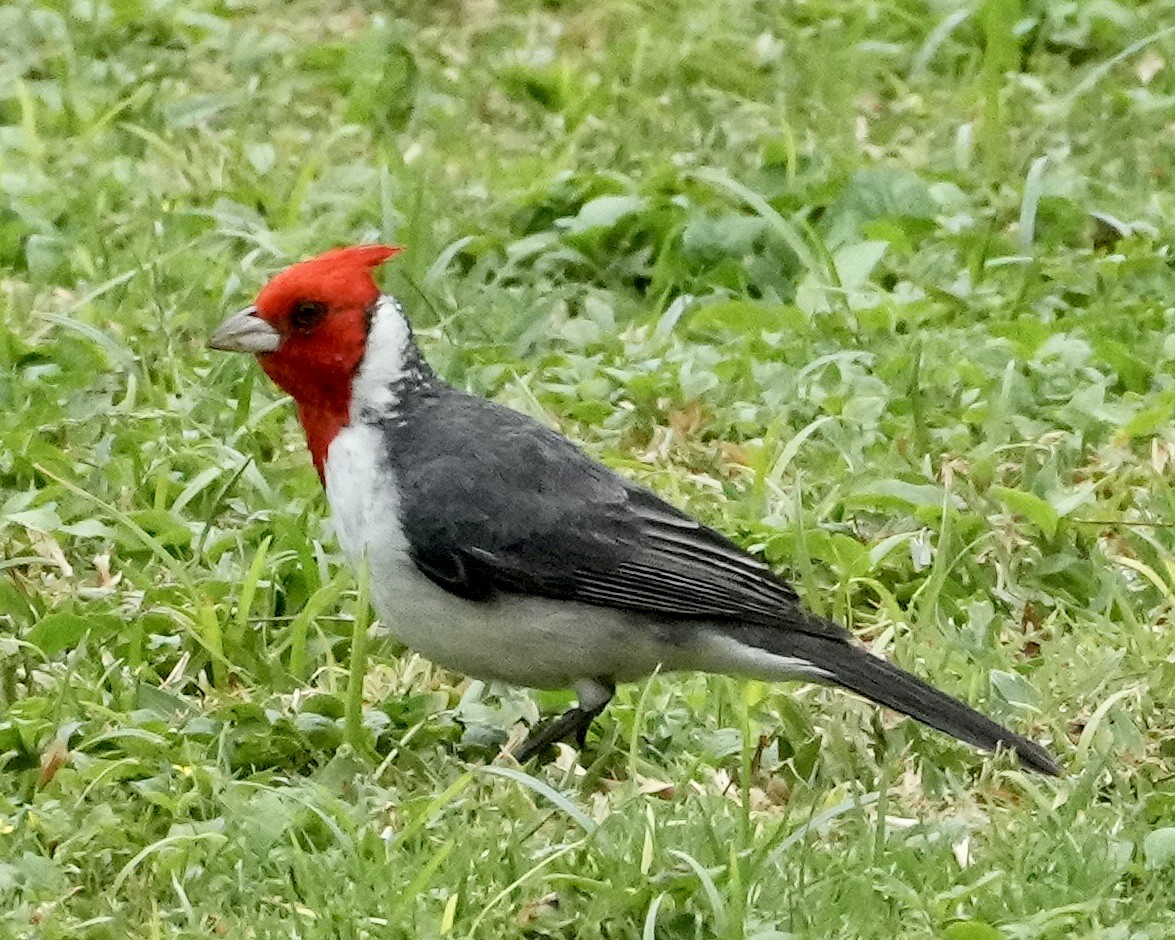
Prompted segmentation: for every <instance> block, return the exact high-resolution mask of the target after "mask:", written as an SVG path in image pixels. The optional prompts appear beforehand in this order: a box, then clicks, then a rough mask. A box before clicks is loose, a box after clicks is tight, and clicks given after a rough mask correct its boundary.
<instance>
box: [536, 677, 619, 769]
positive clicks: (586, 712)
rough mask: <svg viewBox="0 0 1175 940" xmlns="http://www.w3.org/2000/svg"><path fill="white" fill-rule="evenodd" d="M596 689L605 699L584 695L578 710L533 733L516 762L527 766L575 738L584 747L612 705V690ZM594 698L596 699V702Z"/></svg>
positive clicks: (602, 687) (566, 712)
mask: <svg viewBox="0 0 1175 940" xmlns="http://www.w3.org/2000/svg"><path fill="white" fill-rule="evenodd" d="M595 688H596V689H599V690H600V691H601V692H606V695H605V696H604V697H600V696H599V695H594V696H586V695H583V694H581V695H580V704H579V705H577V706H576V707H575V708H571V709H568V710H567V711H565V712H564V713H563V714H562V715H560V716H559V717H558V718H556V719H555V720H554V721H551V722H549V723H548V724H546V725H543V726H542V727H541V728H538V729H536V730H534V731H532V732H531V733H530V734H528V735H527V736H526V739H525V740H524V741H523V742H522V743H521V744H520V745H518V749H517V750H516V751H515V752H514V759H515V760H516V761H518V763H520V764H525V763H526V762H527V761H529V760H530V759H531V758H533V757H537V756H538V755H539V754H542V752H543V751H545V750H546V749H547V748H549V747H550V746H551V745H552V744H555V743H557V742H559V741H566V740H567V739H568V738H572V737H573V738H575V743H576V744H578V745H579V746H580V747H581V748H582V747H583V745H584V742H585V741H586V740H587V732H588V728H589V727H591V723H592V722H593V721H594V720H595V718H596V716H597V715H599V714H600V712H602V711H603V710H604V709H605V708H606V707H607V705H608V702H609V701H610V700H611V698H612V689H611V688H607V689H605V688H604V686H600V685H596V686H595ZM592 699H595V701H593V700H592ZM585 702H587V703H588V707H586V708H585V707H584V703H585Z"/></svg>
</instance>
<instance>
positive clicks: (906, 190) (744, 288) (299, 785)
mask: <svg viewBox="0 0 1175 940" xmlns="http://www.w3.org/2000/svg"><path fill="white" fill-rule="evenodd" d="M1172 24H1175V4H1173V3H1172V2H1171V0H1151V2H1136V3H1135V2H1125V0H1122V2H1113V0H1098V2H1061V3H1053V2H1048V3H1046V2H1044V0H987V2H980V3H972V4H959V3H956V2H954V0H935V2H918V0H898V2H892V3H889V2H880V0H808V2H802V0H796V2H768V0H758V2H751V0H693V2H668V3H653V2H647V0H598V2H589V0H561V2H560V0H547V2H537V0H530V2H528V0H518V2H506V0H467V2H459V0H448V2H434V0H416V2H404V3H399V4H394V5H385V4H380V3H376V2H373V0H367V2H351V3H342V2H312V0H295V2H278V0H221V2H216V0H196V2H179V0H9V2H6V3H5V4H4V5H3V6H0V189H2V191H3V197H2V199H0V307H2V309H3V318H2V320H0V558H2V559H3V560H2V561H0V569H2V570H0V768H2V769H0V935H2V936H5V937H8V936H11V937H30V938H31V937H38V938H58V937H62V938H63V937H82V938H105V937H110V938H124V937H131V938H147V937H150V938H157V937H159V938H162V937H168V938H170V937H207V936H228V937H302V938H317V937H322V938H333V937H344V938H350V937H405V938H421V937H438V936H443V937H448V936H454V937H460V936H465V937H556V938H605V937H606V938H627V937H644V938H678V937H681V938H687V937H688V938H701V937H722V938H746V940H750V938H758V940H770V938H774V940H782V938H785V937H792V936H794V937H803V938H808V937H843V938H894V937H903V938H923V937H945V938H949V940H997V938H1007V940H1013V938H1015V940H1020V938H1038V937H1039V938H1061V937H1074V936H1079V937H1098V938H1104V940H1142V938H1150V940H1160V938H1167V937H1171V936H1175V913H1173V911H1175V867H1173V866H1175V828H1173V827H1175V717H1173V716H1175V700H1173V690H1175V653H1173V649H1175V641H1173V639H1172V637H1173V632H1172V626H1171V622H1170V618H1171V613H1172V608H1173V606H1175V551H1173V546H1175V539H1173V535H1172V526H1173V525H1175V426H1173V424H1172V415H1173V411H1175V338H1173V337H1172V327H1173V325H1175V309H1173V308H1172V306H1171V303H1172V287H1173V284H1175V277H1173V271H1172V264H1173V261H1172V244H1173V242H1172V239H1173V236H1175V228H1173V226H1172V221H1171V220H1172V219H1173V218H1175V196H1173V195H1172V179H1173V173H1175V123H1172V122H1173V120H1175V25H1172ZM368 239H383V240H388V241H394V242H397V243H400V244H403V245H405V246H407V250H406V251H405V253H404V254H403V255H402V256H401V257H400V258H398V259H396V260H395V261H394V262H392V263H391V264H389V265H388V267H387V270H386V272H385V274H384V276H383V277H384V284H385V286H386V288H387V289H388V290H390V291H393V292H394V293H396V294H397V295H398V296H399V297H400V298H401V299H402V300H403V302H404V303H405V305H406V307H407V309H408V310H409V312H410V313H411V316H412V318H413V320H414V322H415V324H416V326H417V329H418V332H419V335H420V339H421V343H422V345H423V347H424V348H425V351H426V353H427V355H428V356H429V358H430V360H431V361H432V362H433V364H434V365H435V366H436V368H437V369H438V370H439V371H440V372H442V373H443V374H444V375H446V376H447V377H448V378H449V379H450V380H452V381H453V382H455V383H458V384H460V385H462V386H465V387H468V388H470V389H472V390H474V391H476V392H479V393H481V394H485V395H489V396H492V397H494V398H496V399H498V400H500V401H503V402H506V403H508V404H511V405H513V406H514V407H517V408H520V409H522V410H524V411H527V412H529V413H531V414H534V415H536V416H538V417H540V418H541V419H542V420H545V421H547V422H549V423H551V424H552V425H554V426H557V427H559V428H560V429H561V430H562V431H563V432H565V433H567V434H568V435H570V436H571V437H573V438H575V439H576V440H578V441H580V442H582V443H583V445H584V446H585V447H586V449H587V450H588V451H589V452H591V453H592V454H593V455H595V456H597V457H599V458H601V459H603V460H605V461H606V462H608V463H609V464H611V465H612V466H614V467H616V468H617V469H619V470H620V471H621V472H623V473H626V474H629V475H631V476H632V477H633V478H635V479H638V480H641V481H642V482H644V483H646V484H647V485H649V486H651V487H653V488H655V489H656V490H658V491H659V492H660V493H661V494H663V495H664V496H665V497H667V498H668V499H670V500H672V501H674V502H675V503H677V504H679V505H681V506H684V507H686V508H688V509H689V510H690V511H692V512H693V513H695V514H697V515H699V516H700V517H702V518H704V519H705V520H706V521H708V522H711V523H713V524H715V525H717V526H719V527H720V528H722V529H723V530H725V531H727V532H729V533H730V534H731V535H732V536H733V537H735V538H737V539H738V540H739V541H740V542H741V543H743V544H744V545H746V546H748V547H751V548H752V549H754V550H756V551H758V552H760V553H761V554H762V555H763V556H764V557H765V558H767V559H768V560H770V561H771V562H772V563H773V564H775V565H776V566H778V568H779V570H780V571H781V572H783V573H784V574H786V575H787V576H788V577H789V578H791V579H792V580H793V581H794V582H795V584H796V585H797V588H798V590H799V591H800V593H801V594H802V596H803V597H804V598H805V601H806V602H807V603H808V604H809V605H811V606H812V607H814V608H815V609H817V610H818V611H821V612H823V613H825V614H827V615H829V616H832V617H835V618H837V619H839V620H841V621H843V622H845V623H847V624H848V625H849V626H851V627H852V629H853V630H854V631H855V632H856V633H857V634H858V635H859V636H860V637H861V638H862V639H863V640H864V641H866V642H868V643H870V644H871V645H872V646H873V647H874V648H875V649H876V650H877V651H878V652H879V653H884V654H885V655H887V656H891V657H893V658H895V659H896V660H897V661H899V662H901V663H902V664H904V665H905V666H907V667H908V668H910V669H912V670H914V671H916V672H918V673H919V674H921V675H924V676H926V677H928V678H930V679H932V680H933V681H934V682H936V683H937V684H939V685H941V686H942V687H944V688H947V689H949V690H951V691H952V692H954V693H955V694H957V695H960V696H962V697H964V698H965V699H967V700H968V701H970V702H972V703H974V704H976V705H977V706H978V707H981V708H982V709H984V710H985V711H987V712H988V713H990V714H992V715H993V716H995V717H997V718H999V719H1001V720H1002V721H1005V722H1006V723H1008V724H1009V725H1010V726H1012V727H1014V728H1016V729H1018V730H1021V731H1023V732H1024V733H1027V734H1030V735H1032V736H1033V737H1034V738H1036V739H1038V740H1041V741H1044V742H1050V743H1051V746H1052V747H1053V748H1054V749H1055V751H1056V752H1057V754H1058V755H1059V756H1060V758H1061V760H1062V761H1063V762H1064V764H1065V767H1066V769H1067V772H1068V776H1067V777H1065V778H1064V779H1061V780H1059V781H1051V780H1045V779H1042V778H1039V777H1034V776H1031V775H1026V774H1024V773H1021V772H1019V771H1018V770H1016V769H1015V768H1014V766H1013V764H1012V762H1011V761H1010V760H1007V759H1004V758H999V759H992V758H990V757H987V756H984V755H980V754H978V753H976V752H975V751H973V750H971V749H970V748H968V747H966V746H963V745H959V744H956V743H954V742H952V741H950V740H949V739H946V738H944V737H943V736H941V735H939V734H937V733H935V732H932V731H929V730H927V729H924V728H921V727H919V726H916V725H914V724H913V723H912V722H909V721H904V720H899V719H898V718H897V717H896V716H894V715H892V714H889V713H884V712H881V711H879V710H878V709H875V708H873V707H872V706H870V705H868V704H867V703H865V702H862V701H860V700H857V699H855V698H853V697H852V696H849V695H847V694H842V693H838V692H835V691H831V690H825V689H820V688H817V687H813V686H802V685H786V686H778V687H775V686H766V685H761V684H756V683H747V682H738V681H735V680H728V679H721V678H706V677H700V676H658V677H656V678H654V679H653V680H652V681H650V682H648V683H647V684H643V685H640V686H635V687H626V688H622V689H621V690H620V693H619V695H618V697H617V700H616V701H615V702H614V703H613V705H612V706H611V707H610V708H609V710H608V712H607V713H606V715H605V716H604V717H603V718H602V719H601V720H600V721H599V722H598V723H597V726H596V728H595V729H594V730H593V732H592V734H591V735H590V736H589V739H588V746H587V749H586V750H585V751H584V752H583V753H582V754H578V755H577V754H576V752H574V751H572V750H570V749H568V750H566V751H564V752H563V753H562V754H561V755H560V756H559V758H558V759H557V760H556V761H555V762H553V763H550V764H547V765H545V766H542V767H537V768H529V769H527V770H526V771H525V772H524V771H523V770H520V769H519V768H518V767H517V766H514V765H511V763H510V762H509V760H508V759H505V758H502V757H499V756H498V751H499V748H500V746H501V745H502V743H503V742H504V741H506V740H507V736H509V735H514V736H517V734H518V733H519V732H520V730H521V728H522V723H521V722H522V720H525V721H528V722H529V721H533V720H534V719H535V718H536V717H537V716H538V715H539V714H540V712H541V713H552V712H554V711H556V710H558V709H559V708H561V707H563V706H565V705H566V704H567V703H568V701H569V698H568V696H565V695H552V694H546V695H544V696H541V697H533V696H530V695H528V694H525V693H523V692H520V691H517V690H510V689H496V688H489V689H487V688H483V687H482V686H480V685H479V684H470V683H469V682H468V681H467V680H464V679H463V678H462V677H460V676H456V675H452V674H447V673H444V672H442V671H440V670H438V669H435V668H434V667H432V666H431V665H429V664H428V663H426V662H423V661H421V660H420V659H419V658H416V657H413V656H412V655H410V654H409V653H406V652H405V651H403V650H400V649H397V648H395V647H394V646H393V645H392V644H391V642H390V641H389V640H388V639H387V636H386V632H385V631H384V630H383V629H382V627H381V626H380V625H379V624H375V625H374V626H373V627H372V629H371V630H370V631H368V630H366V629H365V628H366V626H367V619H366V616H365V613H364V610H365V608H364V605H363V604H362V603H361V601H360V599H359V597H358V592H357V590H356V582H355V580H354V579H353V577H352V575H351V574H350V572H348V571H347V570H346V569H345V568H344V567H343V566H342V565H341V559H340V557H339V553H338V549H337V546H336V544H335V542H334V540H333V539H332V537H331V535H330V529H329V524H328V521H327V518H326V507H325V505H324V501H323V498H322V495H321V493H320V487H319V483H318V480H317V478H316V477H315V474H314V471H313V469H312V467H311V465H310V461H309V459H308V457H307V454H306V452H305V450H304V446H303V444H302V441H301V436H300V431H299V430H298V427H297V425H296V422H295V420H294V416H293V412H292V408H291V407H290V404H289V402H288V401H286V400H284V399H283V398H282V397H281V396H280V395H279V394H278V393H276V392H275V390H274V389H273V388H272V387H271V386H270V385H269V383H268V382H267V381H266V380H265V379H264V376H262V375H261V374H260V373H259V371H258V369H257V368H256V366H255V365H254V364H253V363H251V362H250V361H248V359H247V358H246V357H241V356H229V355H224V354H217V353H212V352H210V351H208V350H207V349H206V348H205V346H204V341H205V339H206V337H207V336H208V335H209V333H210V332H211V330H212V329H213V328H214V327H215V326H216V325H217V324H218V323H219V322H220V321H221V320H222V319H223V318H224V317H225V316H226V315H227V314H228V313H231V312H232V311H234V310H236V309H238V308H240V307H242V306H244V305H246V304H247V303H248V302H249V300H250V299H251V297H252V295H253V293H254V292H255V291H256V289H257V288H258V287H259V286H260V284H261V283H263V281H264V279H265V278H266V276H267V275H268V274H270V273H272V272H273V271H275V270H277V269H279V268H280V267H282V266H283V265H285V264H287V263H289V262H290V261H292V260H295V259H298V258H301V257H305V256H307V255H309V254H314V253H317V252H318V251H321V250H323V249H325V248H327V247H331V246H334V245H338V244H344V243H349V242H354V241H360V240H368ZM352 636H359V637H360V638H363V637H368V639H369V642H368V644H367V645H368V646H369V650H368V656H367V657H366V662H364V657H363V656H362V655H360V656H357V657H354V658H353V657H352V656H351V649H352ZM361 645H362V644H361Z"/></svg>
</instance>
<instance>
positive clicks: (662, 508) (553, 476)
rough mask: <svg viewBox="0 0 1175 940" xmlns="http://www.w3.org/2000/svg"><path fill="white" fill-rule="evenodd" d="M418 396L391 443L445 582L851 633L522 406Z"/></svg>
mask: <svg viewBox="0 0 1175 940" xmlns="http://www.w3.org/2000/svg"><path fill="white" fill-rule="evenodd" d="M410 407H411V408H412V410H413V412H414V413H413V414H412V415H410V418H411V420H409V421H407V422H404V423H401V422H395V423H389V424H388V425H387V426H386V427H385V434H386V438H387V445H388V457H389V460H390V461H391V462H392V465H393V468H394V469H395V471H396V477H397V483H398V485H399V487H400V489H401V507H402V523H403V526H404V532H405V535H406V537H407V540H408V543H409V546H410V548H409V551H410V554H411V556H412V558H413V560H414V562H415V563H416V565H417V567H419V569H420V570H421V571H422V572H423V573H424V574H425V575H427V576H428V577H429V578H431V579H432V580H433V581H434V582H435V583H437V584H439V585H440V586H441V587H443V588H445V589H446V590H448V591H450V592H452V593H454V594H457V595H459V596H461V597H465V598H467V599H469V600H484V599H487V598H489V597H492V596H493V595H494V594H495V593H497V592H511V593H522V594H534V595H541V596H546V597H555V598H563V599H568V600H577V601H582V602H584V603H588V604H595V605H599V606H605V607H617V608H622V609H626V610H632V611H639V612H641V613H645V614H649V615H651V616H655V617H659V618H665V619H678V620H680V619H706V620H725V621H735V622H740V623H750V624H757V625H761V626H768V627H780V628H790V629H796V630H800V631H802V632H805V633H815V634H819V635H824V636H830V637H836V638H838V639H839V638H842V637H844V636H846V635H847V632H846V631H844V630H843V628H841V627H839V626H836V625H835V624H831V623H828V622H827V621H823V620H821V619H819V618H816V617H812V616H811V615H810V614H807V613H806V612H804V611H803V610H802V609H801V608H800V607H799V604H798V599H797V597H796V594H795V591H793V590H792V588H791V586H790V585H788V584H787V582H785V581H783V580H782V579H781V578H779V577H778V576H777V575H775V574H774V573H773V572H772V571H771V569H770V568H769V567H768V566H767V565H766V564H765V563H764V562H762V561H760V560H759V559H758V558H755V557H754V556H753V555H751V554H749V553H747V552H746V551H744V550H743V549H742V548H740V547H739V546H738V545H736V544H735V543H734V542H732V541H731V540H730V539H728V538H726V537H725V536H723V535H721V534H720V533H718V532H716V531H714V530H713V529H710V528H708V527H706V526H704V525H702V524H701V523H699V522H697V521H695V520H694V519H691V518H690V517H689V516H687V515H686V514H685V513H683V512H681V511H680V510H677V509H675V508H674V507H673V506H671V505H669V504H668V503H666V502H665V501H664V500H662V499H660V498H659V497H657V496H656V495H654V494H653V493H651V492H650V491H648V490H646V489H643V488H641V487H639V486H637V485H636V484H634V483H631V482H629V481H627V480H625V479H624V478H623V477H621V476H619V475H618V474H616V473H613V472H612V471H611V470H609V469H608V468H606V467H604V466H603V465H602V464H599V463H597V462H596V461H594V460H591V459H590V458H589V457H587V456H585V455H584V454H583V453H581V452H580V451H579V450H578V449H577V448H576V447H575V446H574V445H573V444H572V443H571V442H570V441H568V440H567V439H566V438H564V437H562V436H560V435H558V434H556V433H554V432H553V431H550V430H548V429H547V428H544V427H543V426H542V425H539V424H538V423H537V422H534V421H532V420H531V419H530V418H528V417H526V416H525V415H522V414H519V413H518V412H515V411H511V410H509V409H507V408H504V407H502V406H500V405H497V404H495V403H493V402H489V401H486V400H484V399H480V398H474V397H471V396H466V395H464V394H462V393H460V392H457V391H456V390H453V389H450V388H440V389H436V390H435V391H433V392H432V393H431V394H428V395H426V396H421V397H418V398H417V399H415V400H414V401H413V402H412V403H411V406H410ZM423 427H427V428H428V429H429V430H428V433H427V434H422V433H420V432H419V431H418V430H416V429H419V428H423Z"/></svg>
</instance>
